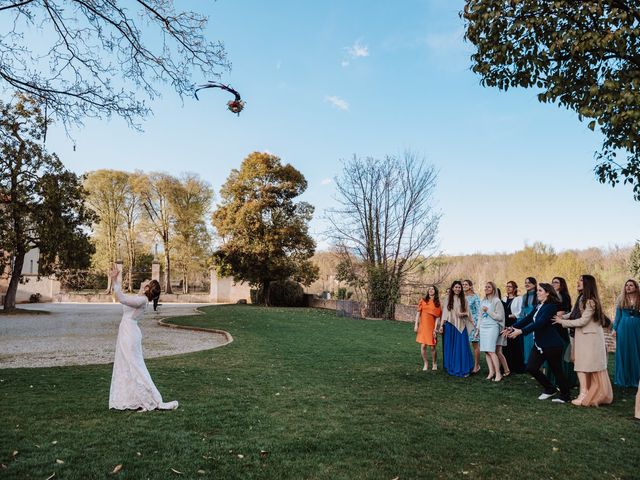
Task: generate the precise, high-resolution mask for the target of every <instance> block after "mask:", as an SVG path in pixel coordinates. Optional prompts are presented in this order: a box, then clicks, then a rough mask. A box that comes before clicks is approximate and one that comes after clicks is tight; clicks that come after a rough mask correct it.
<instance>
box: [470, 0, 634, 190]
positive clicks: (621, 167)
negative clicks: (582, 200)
mask: <svg viewBox="0 0 640 480" xmlns="http://www.w3.org/2000/svg"><path fill="white" fill-rule="evenodd" d="M462 16H463V17H464V19H465V22H466V35H465V37H466V39H467V40H469V41H470V42H471V43H472V44H473V45H474V46H475V49H476V50H475V53H473V54H472V56H471V59H472V62H473V67H472V68H473V71H474V72H476V73H477V74H479V75H480V77H481V82H482V84H483V85H485V86H490V87H498V88H499V89H501V90H505V91H506V90H508V89H509V87H524V88H536V89H538V90H539V92H540V93H538V99H539V100H540V101H541V102H551V103H557V104H558V105H559V106H562V107H566V108H568V109H570V110H573V111H575V112H577V113H578V118H579V119H580V120H582V119H587V120H589V124H588V126H589V128H590V129H592V130H594V129H595V128H596V126H598V127H599V128H600V130H601V131H602V133H603V135H604V142H603V145H602V149H601V150H600V152H599V153H598V154H597V157H598V159H599V162H600V163H599V164H598V165H597V166H596V173H597V176H598V178H599V180H600V181H601V182H603V183H605V182H610V183H611V184H612V185H615V184H617V183H619V182H621V181H622V182H623V183H628V184H631V185H632V186H633V192H634V196H635V199H636V200H640V3H639V2H638V1H637V0H608V1H602V0H585V1H580V2H575V1H569V0H555V1H548V0H510V1H505V0H467V2H466V5H465V8H464V12H463V13H462ZM620 157H622V158H620Z"/></svg>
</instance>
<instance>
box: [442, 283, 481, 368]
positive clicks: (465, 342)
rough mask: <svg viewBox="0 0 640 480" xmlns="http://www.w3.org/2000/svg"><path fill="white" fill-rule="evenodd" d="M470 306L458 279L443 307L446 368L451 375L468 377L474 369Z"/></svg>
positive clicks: (452, 285)
mask: <svg viewBox="0 0 640 480" xmlns="http://www.w3.org/2000/svg"><path fill="white" fill-rule="evenodd" d="M471 318H472V317H471V315H470V314H469V306H468V305H467V300H466V298H465V295H464V292H463V291H462V283H461V282H460V281H458V280H456V281H455V282H453V283H452V284H451V288H450V290H449V295H448V296H447V297H446V304H445V305H444V308H443V309H442V322H443V326H441V327H440V332H441V333H443V334H444V348H445V353H444V368H445V370H446V371H447V373H448V374H449V375H453V376H455V377H467V376H468V375H469V374H470V373H471V370H472V369H473V356H472V355H471V349H470V348H469V332H471V331H472V330H473V327H474V325H473V320H472V319H471Z"/></svg>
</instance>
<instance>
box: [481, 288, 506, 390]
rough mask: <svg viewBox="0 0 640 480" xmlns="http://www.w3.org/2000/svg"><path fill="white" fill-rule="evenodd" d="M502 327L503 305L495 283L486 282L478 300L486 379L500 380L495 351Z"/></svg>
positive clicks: (498, 362) (498, 360) (500, 375)
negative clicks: (486, 369)
mask: <svg viewBox="0 0 640 480" xmlns="http://www.w3.org/2000/svg"><path fill="white" fill-rule="evenodd" d="M503 329H504V307H503V306H502V301H501V300H500V297H499V295H498V290H497V288H496V284H495V283H493V282H487V283H486V284H485V286H484V299H483V300H482V302H480V315H479V317H478V331H479V335H478V336H479V337H480V351H481V352H485V353H486V359H487V367H488V368H489V375H487V380H492V379H493V381H494V382H499V381H500V380H502V374H501V373H500V359H499V358H498V355H497V353H496V352H497V345H498V339H499V337H500V332H502V330H503ZM503 358H504V357H503ZM505 363H506V362H505ZM505 373H507V372H505Z"/></svg>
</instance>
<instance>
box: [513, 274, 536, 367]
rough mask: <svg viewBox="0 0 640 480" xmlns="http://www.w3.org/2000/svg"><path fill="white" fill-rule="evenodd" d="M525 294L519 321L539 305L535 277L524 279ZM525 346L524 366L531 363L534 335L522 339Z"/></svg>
mask: <svg viewBox="0 0 640 480" xmlns="http://www.w3.org/2000/svg"><path fill="white" fill-rule="evenodd" d="M524 288H525V290H526V291H525V293H524V295H522V310H520V314H519V315H518V321H520V320H522V319H523V318H525V317H526V316H527V315H529V314H530V313H531V312H533V310H534V309H535V308H536V306H537V305H538V297H537V296H536V289H537V288H538V281H537V280H536V279H535V278H533V277H527V278H525V279H524ZM522 341H523V344H524V364H525V365H526V364H527V362H528V361H529V353H530V352H531V349H532V348H533V335H532V334H531V333H529V334H527V335H525V336H524V338H523V339H522Z"/></svg>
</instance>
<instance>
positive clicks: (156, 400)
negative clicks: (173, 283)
mask: <svg viewBox="0 0 640 480" xmlns="http://www.w3.org/2000/svg"><path fill="white" fill-rule="evenodd" d="M118 274H119V272H118V267H116V266H115V265H114V266H113V268H112V269H111V272H110V274H109V277H110V278H111V283H112V285H113V293H114V294H115V297H116V298H117V299H118V301H119V302H120V303H121V304H122V305H123V307H122V309H123V313H122V320H121V321H120V328H119V329H118V339H117V340H116V358H115V360H114V362H113V376H112V377H111V391H110V392H109V408H115V409H116V410H137V409H140V410H141V411H143V412H146V411H148V410H155V409H158V410H174V409H176V408H178V402H177V401H175V400H174V401H173V402H166V403H165V402H163V401H162V396H161V395H160V392H159V391H158V389H157V388H156V386H155V385H154V384H153V380H151V375H149V370H147V367H146V365H145V364H144V359H143V358H142V332H141V331H140V327H139V326H138V320H140V319H141V318H142V316H143V315H144V310H145V308H146V306H147V303H148V302H149V300H151V299H152V298H153V297H154V296H155V295H157V294H158V293H160V284H159V283H158V281H157V280H152V281H151V282H150V283H149V284H148V285H147V286H145V287H144V293H143V295H125V294H123V293H122V288H121V286H120V282H119V280H118Z"/></svg>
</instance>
